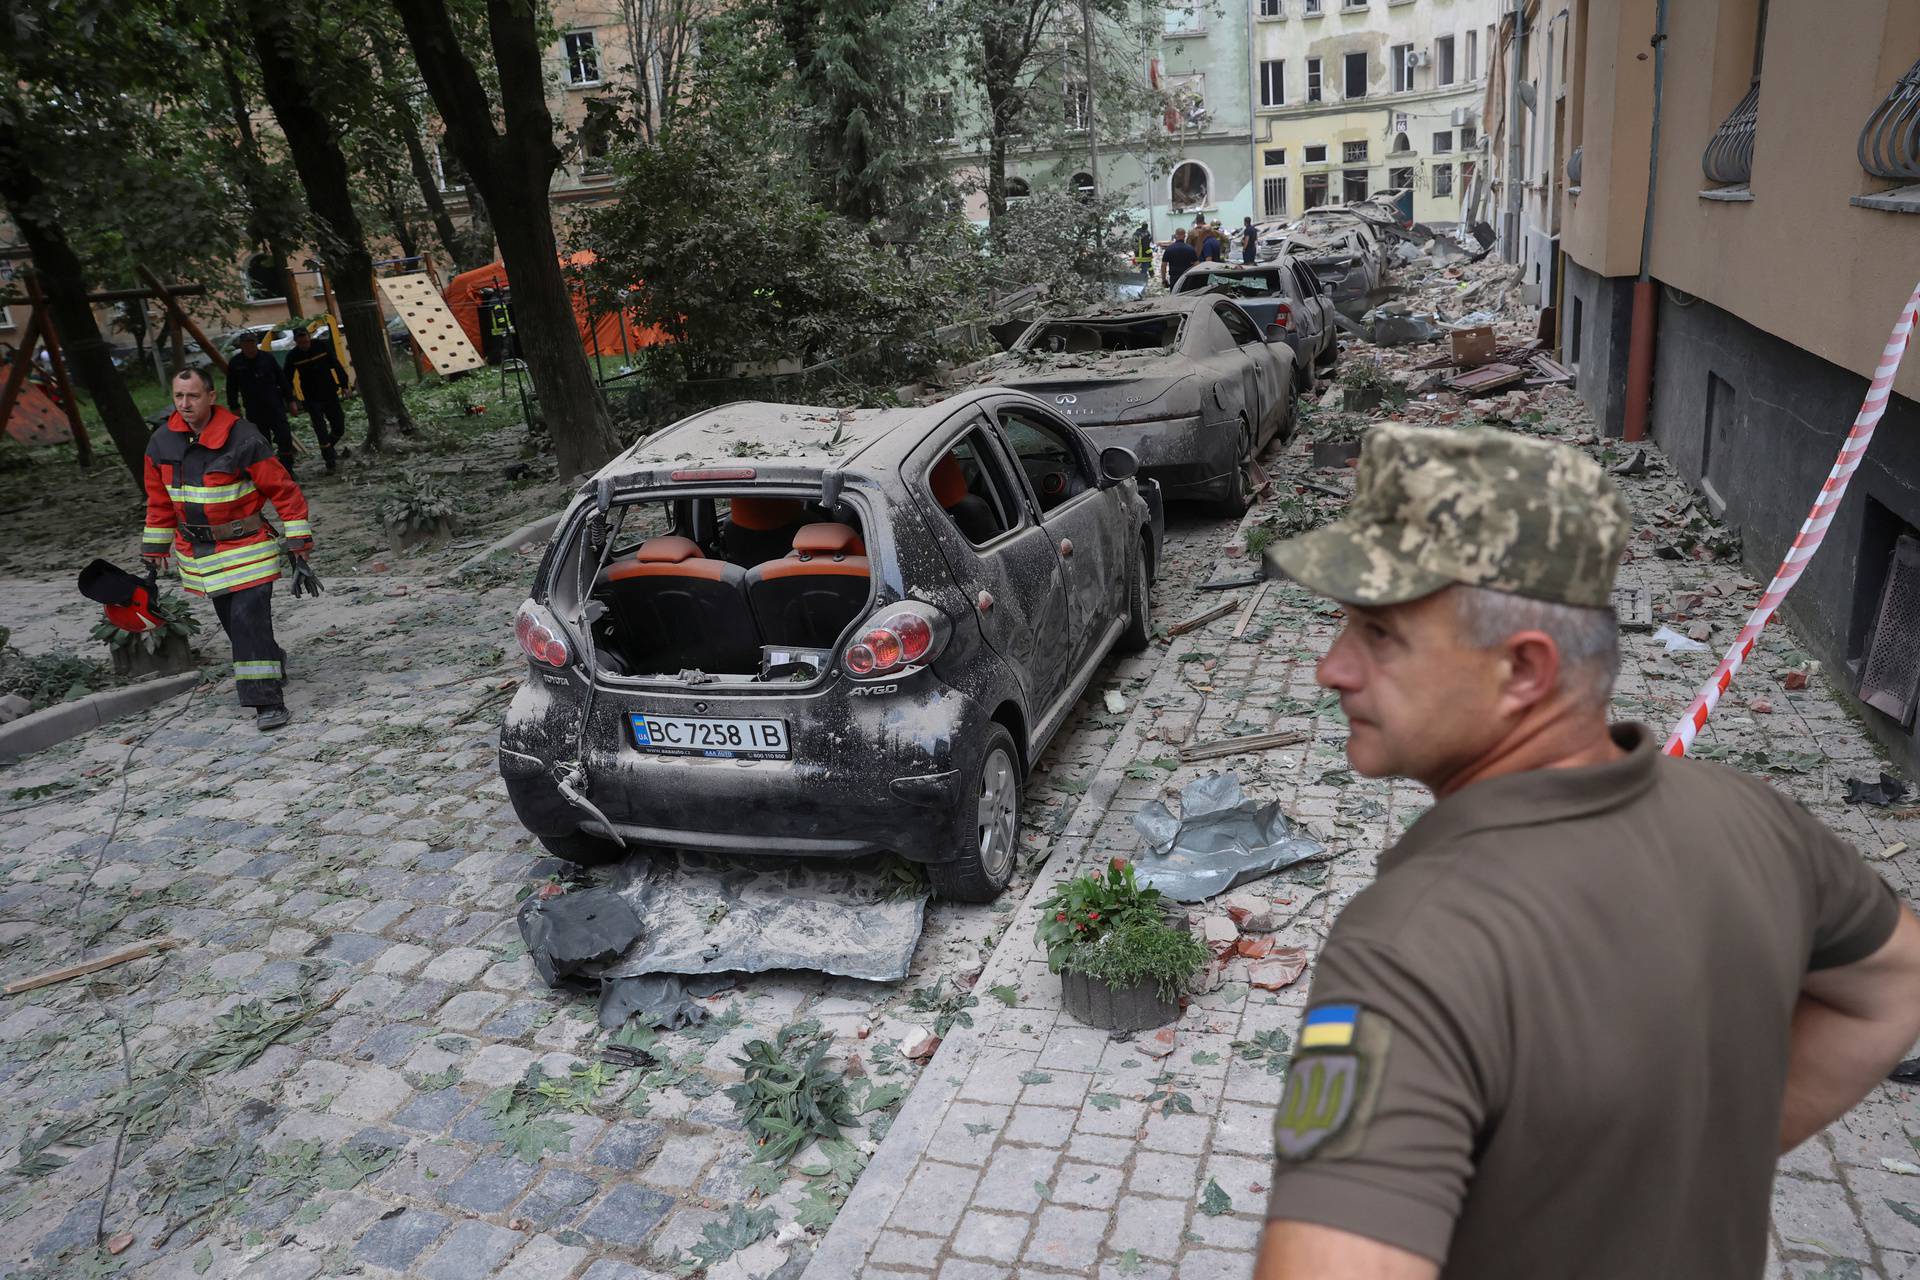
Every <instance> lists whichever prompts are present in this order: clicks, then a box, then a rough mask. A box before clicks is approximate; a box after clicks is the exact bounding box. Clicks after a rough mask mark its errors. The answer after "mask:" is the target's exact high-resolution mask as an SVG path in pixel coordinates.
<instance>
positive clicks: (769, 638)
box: [747, 524, 872, 649]
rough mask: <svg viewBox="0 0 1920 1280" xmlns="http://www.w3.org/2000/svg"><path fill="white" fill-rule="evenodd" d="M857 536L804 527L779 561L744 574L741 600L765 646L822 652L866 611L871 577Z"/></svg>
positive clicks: (834, 528)
mask: <svg viewBox="0 0 1920 1280" xmlns="http://www.w3.org/2000/svg"><path fill="white" fill-rule="evenodd" d="M866 552H867V548H866V546H865V544H863V543H862V542H861V541H860V535H859V534H857V533H855V532H854V531H853V530H852V529H850V528H849V527H847V526H846V525H844V524H810V525H804V526H802V527H801V529H800V532H799V533H797V534H795V535H794V537H793V550H792V551H791V552H789V553H788V554H787V556H786V557H785V558H784V559H780V560H772V561H769V562H767V563H766V564H762V565H756V566H754V567H753V568H752V569H749V570H748V571H747V599H748V600H749V601H750V602H751V603H752V606H753V617H754V621H755V622H756V623H758V624H759V627H760V636H761V639H762V640H764V641H765V642H766V643H767V644H772V645H793V646H797V647H801V648H808V649H825V648H829V647H831V646H832V645H833V643H834V641H836V640H838V639H839V638H840V633H841V632H842V631H845V630H846V629H847V626H848V624H849V623H851V622H853V620H854V619H855V618H857V617H859V616H860V612H861V610H863V609H865V608H866V605H867V598H868V597H869V596H870V595H871V594H872V571H871V569H870V568H869V567H868V564H867V554H866Z"/></svg>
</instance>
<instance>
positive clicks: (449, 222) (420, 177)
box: [372, 40, 493, 274]
mask: <svg viewBox="0 0 1920 1280" xmlns="http://www.w3.org/2000/svg"><path fill="white" fill-rule="evenodd" d="M372 44H373V56H374V59H375V61H377V62H378V63H379V64H380V87H381V89H382V90H384V91H385V93H386V95H387V102H388V104H389V105H390V107H391V108H392V111H393V123H394V127H395V128H396V129H398V130H399V131H400V142H401V145H403V146H405V147H406V149H407V168H408V169H410V170H412V172H413V182H414V185H415V186H417V187H419V188H420V203H421V204H423V205H425V206H426V208H427V218H428V219H429V220H430V221H431V222H432V223H433V230H434V234H435V235H437V236H439V237H440V247H441V248H442V249H445V250H446V251H447V257H448V258H449V259H451V260H452V262H453V269H454V272H455V274H458V273H459V272H462V271H468V270H471V269H472V268H474V267H476V266H480V265H482V263H484V262H485V261H486V260H487V258H491V257H492V256H493V255H492V254H488V255H487V257H486V258H483V259H481V262H474V261H473V260H472V259H473V253H472V250H470V249H469V248H468V247H467V239H468V237H466V236H462V235H461V234H460V229H459V228H458V227H456V226H455V225H454V223H453V214H452V213H450V212H449V211H448V209H447V202H446V201H445V200H444V199H442V198H441V195H440V180H439V179H438V178H437V177H435V176H434V172H433V162H432V160H431V159H429V157H428V156H427V146H426V143H425V142H423V141H422V140H421V138H420V127H419V125H418V124H417V123H415V121H414V118H413V108H412V107H410V106H409V105H408V104H407V94H406V91H405V89H404V87H403V86H402V83H401V80H400V73H399V69H398V68H397V67H396V66H395V65H394V60H393V50H392V48H391V47H389V46H388V44H387V43H386V41H384V40H374V41H373V42H372ZM473 238H474V239H479V237H478V236H475V237H473ZM409 256H411V254H410V255H409Z"/></svg>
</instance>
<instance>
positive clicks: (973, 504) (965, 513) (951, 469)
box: [928, 453, 1000, 544]
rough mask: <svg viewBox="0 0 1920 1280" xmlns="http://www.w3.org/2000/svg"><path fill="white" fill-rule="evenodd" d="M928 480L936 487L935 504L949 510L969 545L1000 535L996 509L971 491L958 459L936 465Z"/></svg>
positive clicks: (944, 458)
mask: <svg viewBox="0 0 1920 1280" xmlns="http://www.w3.org/2000/svg"><path fill="white" fill-rule="evenodd" d="M928 480H929V481H930V482H931V484H932V486H933V500H934V501H935V502H937V503H939V504H940V505H941V506H942V507H945V508H946V511H947V514H948V515H950V516H952V517H953V522H954V523H955V524H957V525H959V526H960V532H962V533H964V534H966V535H967V541H969V542H973V543H976V544H977V543H982V542H988V541H991V540H992V539H993V538H994V537H995V536H996V535H997V534H999V532H1000V521H999V520H997V519H995V518H994V514H993V508H992V507H990V506H988V505H987V500H986V499H985V498H983V497H981V496H980V495H979V494H977V493H973V492H970V491H969V490H968V488H967V473H966V472H965V471H962V470H961V469H960V460H959V459H958V458H956V457H954V456H953V455H952V454H950V453H949V454H947V455H946V456H945V457H943V458H941V459H940V461H938V462H936V463H934V464H933V473H932V474H931V475H930V476H928Z"/></svg>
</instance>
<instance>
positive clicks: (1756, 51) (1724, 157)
mask: <svg viewBox="0 0 1920 1280" xmlns="http://www.w3.org/2000/svg"><path fill="white" fill-rule="evenodd" d="M1766 48H1767V0H1760V17H1759V21H1757V22H1755V23H1754V29H1753V80H1752V82H1751V83H1750V84H1749V85H1748V86H1747V93H1746V96H1745V97H1743V98H1741V99H1740V101H1739V102H1738V103H1737V104H1735V106H1734V108H1733V114H1732V115H1730V116H1728V117H1727V118H1726V119H1725V120H1723V121H1722V122H1721V124H1720V127H1719V128H1718V129H1716V130H1714V132H1713V139H1712V141H1710V142H1708V143H1707V150H1706V154H1705V155H1703V156H1701V157H1700V168H1701V170H1702V171H1703V172H1704V173H1705V174H1706V175H1707V181H1708V182H1718V183H1722V184H1726V185H1734V186H1738V185H1741V184H1744V183H1747V182H1751V181H1752V180H1753V134H1754V125H1755V123H1756V122H1757V121H1758V120H1759V118H1760V61H1761V56H1762V55H1763V54H1764V53H1765V52H1766Z"/></svg>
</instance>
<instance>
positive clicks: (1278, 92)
mask: <svg viewBox="0 0 1920 1280" xmlns="http://www.w3.org/2000/svg"><path fill="white" fill-rule="evenodd" d="M1286 101H1287V64H1286V63H1285V62H1284V61H1282V60H1281V59H1278V58H1275V59H1272V60H1270V61H1266V62H1262V63H1261V64H1260V105H1261V106H1263V107H1278V106H1284V105H1285V104H1286Z"/></svg>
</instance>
